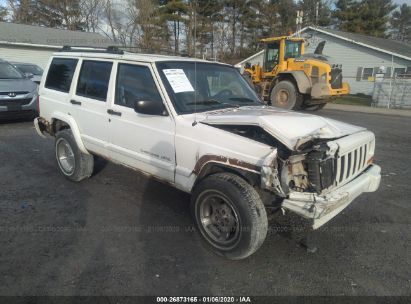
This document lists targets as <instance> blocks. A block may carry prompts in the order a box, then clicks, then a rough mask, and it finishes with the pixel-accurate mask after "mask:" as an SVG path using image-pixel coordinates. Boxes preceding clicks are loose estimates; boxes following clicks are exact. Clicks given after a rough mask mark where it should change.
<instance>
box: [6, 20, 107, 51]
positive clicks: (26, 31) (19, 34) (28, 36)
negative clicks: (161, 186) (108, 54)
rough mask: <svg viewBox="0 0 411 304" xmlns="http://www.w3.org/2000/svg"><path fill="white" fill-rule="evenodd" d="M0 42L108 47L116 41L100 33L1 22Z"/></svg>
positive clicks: (34, 45) (52, 46)
mask: <svg viewBox="0 0 411 304" xmlns="http://www.w3.org/2000/svg"><path fill="white" fill-rule="evenodd" d="M0 44H11V45H26V46H32V47H49V48H60V47H62V46H63V45H72V46H90V47H104V48H105V47H107V46H109V45H113V44H114V43H113V42H112V41H111V40H110V39H108V38H106V37H104V36H102V35H101V34H99V33H88V32H82V31H69V30H63V29H55V28H48V27H43V26H36V25H26V24H18V23H10V22H0Z"/></svg>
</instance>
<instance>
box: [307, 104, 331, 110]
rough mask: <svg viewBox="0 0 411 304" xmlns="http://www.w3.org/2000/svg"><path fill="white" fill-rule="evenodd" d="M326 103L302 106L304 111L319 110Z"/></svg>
mask: <svg viewBox="0 0 411 304" xmlns="http://www.w3.org/2000/svg"><path fill="white" fill-rule="evenodd" d="M326 104H327V103H320V104H317V105H311V106H306V107H305V108H304V110H306V111H318V110H321V109H322V108H324V107H325V105H326Z"/></svg>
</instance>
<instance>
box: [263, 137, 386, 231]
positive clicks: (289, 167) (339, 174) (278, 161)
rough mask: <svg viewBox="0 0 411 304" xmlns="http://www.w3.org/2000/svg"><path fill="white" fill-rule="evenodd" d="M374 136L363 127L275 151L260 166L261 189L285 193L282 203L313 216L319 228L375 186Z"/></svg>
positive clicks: (313, 224)
mask: <svg viewBox="0 0 411 304" xmlns="http://www.w3.org/2000/svg"><path fill="white" fill-rule="evenodd" d="M373 153H374V136H373V134H372V133H371V132H368V131H367V132H361V133H360V134H354V135H352V136H349V137H346V138H342V139H340V140H334V141H328V142H327V141H317V142H316V143H314V144H313V145H312V146H311V147H310V148H305V149H304V151H299V152H296V151H294V152H292V153H291V154H290V155H289V156H288V158H286V159H282V158H281V157H279V155H278V153H277V150H276V149H275V150H273V151H272V152H271V153H270V154H269V155H268V156H267V157H266V158H265V160H264V162H263V166H262V168H261V188H262V189H266V190H268V191H271V192H272V193H274V194H275V195H276V196H278V197H281V198H282V202H281V207H282V208H283V209H288V210H290V211H292V212H294V213H297V214H298V215H300V216H302V217H304V218H307V219H309V220H311V221H312V226H313V228H314V229H317V228H319V227H321V226H322V225H324V224H325V223H326V222H328V221H329V220H330V219H332V218H333V217H334V216H335V215H337V214H338V213H339V212H341V211H342V210H343V209H344V208H345V207H347V206H348V205H349V204H350V203H351V202H352V201H353V200H354V199H355V198H356V197H357V196H359V195H360V194H361V193H363V192H373V191H375V190H376V189H377V188H378V186H379V183H380V167H378V166H376V165H373V164H372V159H373Z"/></svg>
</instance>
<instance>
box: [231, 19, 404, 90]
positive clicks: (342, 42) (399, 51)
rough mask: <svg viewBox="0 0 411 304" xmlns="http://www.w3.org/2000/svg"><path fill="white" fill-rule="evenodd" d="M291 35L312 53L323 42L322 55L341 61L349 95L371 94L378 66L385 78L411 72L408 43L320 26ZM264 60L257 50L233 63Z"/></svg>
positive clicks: (238, 65) (240, 64)
mask: <svg viewBox="0 0 411 304" xmlns="http://www.w3.org/2000/svg"><path fill="white" fill-rule="evenodd" d="M294 36H301V37H304V38H306V39H307V42H308V45H307V46H306V53H313V52H314V50H315V48H316V46H317V45H318V43H319V42H321V41H324V40H325V41H326V44H325V47H324V51H323V54H324V55H327V56H329V57H330V61H331V62H332V63H341V64H342V68H343V78H344V81H346V82H348V83H349V84H350V87H351V94H357V93H363V94H367V95H372V94H373V91H374V79H375V75H376V73H377V72H378V70H379V69H380V68H381V67H384V70H385V75H384V78H385V79H390V78H391V77H394V76H395V75H404V74H411V45H410V44H406V43H403V42H399V41H395V40H390V39H383V38H376V37H370V36H366V35H360V34H354V33H347V32H342V31H337V30H331V29H326V28H320V27H306V28H304V29H302V30H301V31H300V32H298V33H295V34H294ZM246 62H250V63H251V64H256V63H259V64H260V65H262V63H263V52H259V53H257V54H255V55H253V56H251V57H249V58H247V59H245V60H243V61H241V62H239V63H238V64H237V65H236V66H237V67H243V66H244V63H246Z"/></svg>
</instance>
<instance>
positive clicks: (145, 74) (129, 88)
mask: <svg viewBox="0 0 411 304" xmlns="http://www.w3.org/2000/svg"><path fill="white" fill-rule="evenodd" d="M116 68H117V69H116V75H117V78H116V83H115V93H114V100H113V101H112V103H111V105H110V109H109V111H108V112H109V116H110V117H109V130H110V153H111V156H112V157H113V158H114V159H116V160H118V161H120V162H122V163H124V164H126V165H128V166H131V167H133V168H136V169H138V170H141V171H144V172H146V173H148V174H150V175H154V176H156V177H158V178H160V179H163V180H166V181H170V182H173V181H174V170H175V165H176V164H175V147H174V134H175V123H174V120H173V118H172V117H171V116H155V115H145V114H139V113H136V112H135V111H134V104H135V102H136V101H157V102H164V98H163V97H162V95H161V93H160V90H159V88H158V86H157V84H156V82H155V81H154V77H153V73H152V68H151V66H150V65H149V64H143V63H141V64H132V63H127V62H118V63H117V67H116Z"/></svg>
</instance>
